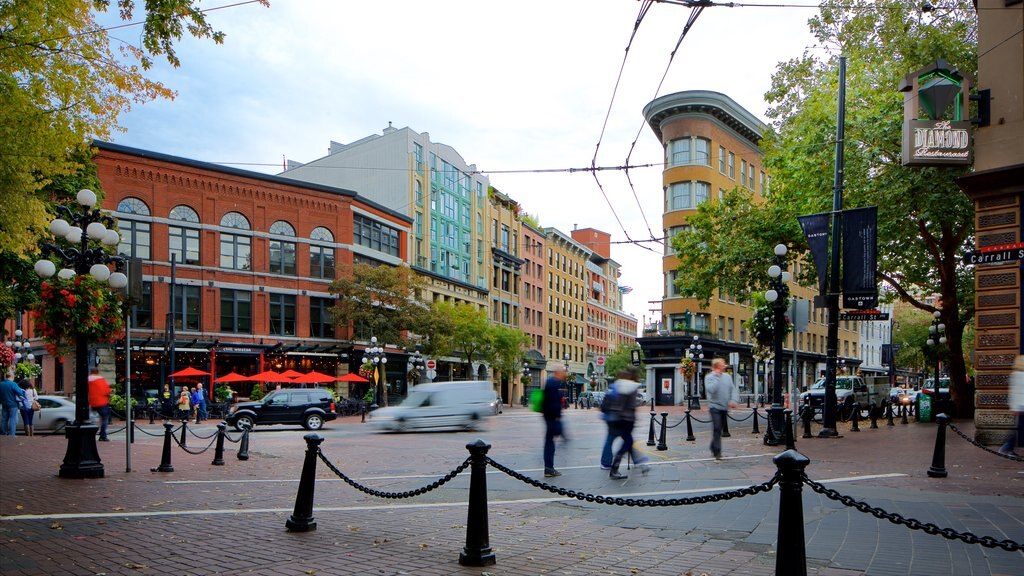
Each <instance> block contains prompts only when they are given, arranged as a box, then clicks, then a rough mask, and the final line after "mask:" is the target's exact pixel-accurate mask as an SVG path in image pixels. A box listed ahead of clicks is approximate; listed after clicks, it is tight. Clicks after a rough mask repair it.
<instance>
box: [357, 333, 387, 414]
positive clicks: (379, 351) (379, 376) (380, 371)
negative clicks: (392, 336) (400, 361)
mask: <svg viewBox="0 0 1024 576" xmlns="http://www.w3.org/2000/svg"><path fill="white" fill-rule="evenodd" d="M363 354H364V355H363V364H367V363H372V364H373V393H374V397H375V398H376V402H375V404H377V406H380V405H381V401H382V400H383V399H384V390H383V386H382V383H383V382H384V381H385V379H386V378H387V372H386V368H387V363H388V357H387V354H385V353H384V348H383V347H381V346H377V337H376V336H372V337H371V338H370V347H369V348H367V349H366V350H365V351H364V352H363Z"/></svg>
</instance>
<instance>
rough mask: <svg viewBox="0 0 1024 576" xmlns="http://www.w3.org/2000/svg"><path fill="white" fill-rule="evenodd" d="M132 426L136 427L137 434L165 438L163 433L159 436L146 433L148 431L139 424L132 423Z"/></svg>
mask: <svg viewBox="0 0 1024 576" xmlns="http://www.w3.org/2000/svg"><path fill="white" fill-rule="evenodd" d="M132 426H134V427H135V431H136V432H142V433H143V434H145V435H146V436H153V437H159V438H163V436H164V434H163V432H161V433H159V434H153V433H152V432H146V429H145V428H142V427H140V426H139V424H138V423H137V422H132Z"/></svg>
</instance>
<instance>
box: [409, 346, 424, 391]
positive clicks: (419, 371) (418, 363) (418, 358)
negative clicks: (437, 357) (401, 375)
mask: <svg viewBox="0 0 1024 576" xmlns="http://www.w3.org/2000/svg"><path fill="white" fill-rule="evenodd" d="M424 370H426V364H424V363H423V354H422V353H421V350H420V347H419V346H416V351H415V352H413V353H412V356H410V357H409V371H410V372H412V373H413V374H414V376H413V377H412V378H411V380H412V381H413V386H415V385H417V384H419V383H420V378H422V377H423V371H424Z"/></svg>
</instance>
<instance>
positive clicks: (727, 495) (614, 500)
mask: <svg viewBox="0 0 1024 576" xmlns="http://www.w3.org/2000/svg"><path fill="white" fill-rule="evenodd" d="M487 463H488V464H490V465H491V466H493V467H494V468H495V469H497V470H500V471H502V472H504V473H505V474H506V475H508V476H510V477H512V478H514V479H516V480H519V481H521V482H524V483H526V484H529V485H530V486H533V487H535V488H540V489H541V490H546V491H548V492H551V493H553V494H558V495H559V496H565V497H568V498H575V499H577V500H586V501H587V502H596V503H597V504H612V505H615V506H639V507H642V508H643V507H656V506H690V505H694V504H707V503H709V502H723V501H725V500H732V499H733V498H742V497H743V496H753V495H755V494H760V493H761V492H768V491H769V490H771V489H772V488H774V487H775V485H776V484H778V482H779V476H780V474H779V473H778V472H776V473H775V475H774V476H772V478H771V479H770V480H768V481H767V482H763V483H761V484H755V485H753V486H748V487H746V488H740V489H738V490H729V491H726V492H716V493H714V494H706V495H704V496H692V497H689V498H666V499H662V500H656V499H650V498H649V499H646V500H643V499H638V498H622V497H621V496H600V495H594V494H587V493H585V492H577V491H575V490H569V489H566V488H562V487H559V486H552V485H551V484H546V483H544V482H541V481H540V480H535V479H533V478H530V477H529V476H525V475H523V474H520V473H519V472H516V471H515V470H512V469H511V468H508V467H506V466H503V465H501V464H499V463H498V462H495V461H494V459H492V458H491V457H489V456H488V457H487Z"/></svg>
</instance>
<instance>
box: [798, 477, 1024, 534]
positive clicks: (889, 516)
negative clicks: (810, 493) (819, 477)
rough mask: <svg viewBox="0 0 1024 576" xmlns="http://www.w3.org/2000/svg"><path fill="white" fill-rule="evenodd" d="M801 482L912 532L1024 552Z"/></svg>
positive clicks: (806, 479)
mask: <svg viewBox="0 0 1024 576" xmlns="http://www.w3.org/2000/svg"><path fill="white" fill-rule="evenodd" d="M801 480H802V481H803V483H804V484H807V485H808V486H810V487H811V490H814V491H815V492H817V493H818V494H821V495H822V496H825V497H826V498H829V499H830V500H835V501H836V502H839V503H840V504H843V505H845V506H850V507H853V508H856V509H857V510H860V511H861V512H865V513H867V514H871V515H872V516H874V517H875V518H880V519H883V520H888V521H889V522H892V523H893V524H902V525H903V526H906V527H907V528H910V529H911V530H921V531H923V532H925V533H927V534H932V535H935V534H938V535H939V536H942V537H943V538H946V539H947V540H961V541H963V542H965V543H967V544H981V545H982V546H984V547H986V548H1002V549H1003V550H1006V551H1007V552H1019V551H1021V550H1024V544H1021V543H1020V542H1014V541H1013V540H996V539H995V538H993V537H991V536H980V537H979V536H975V535H974V534H973V533H971V532H957V531H956V530H953V529H952V528H939V527H938V526H936V525H935V524H932V523H931V522H921V521H920V520H915V519H914V518H904V517H903V516H901V515H899V514H896V513H893V512H886V511H885V510H882V509H881V508H875V507H874V506H871V505H869V504H868V503H866V502H860V501H857V500H854V499H853V498H851V497H849V496H844V495H842V494H840V493H839V492H836V491H835V490H832V489H831V488H826V487H824V486H822V485H821V484H819V483H817V482H815V481H813V480H811V479H810V478H808V477H807V475H806V474H801Z"/></svg>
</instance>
